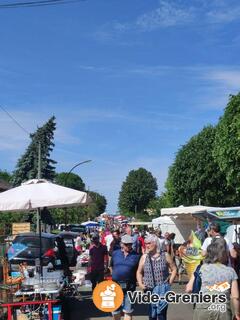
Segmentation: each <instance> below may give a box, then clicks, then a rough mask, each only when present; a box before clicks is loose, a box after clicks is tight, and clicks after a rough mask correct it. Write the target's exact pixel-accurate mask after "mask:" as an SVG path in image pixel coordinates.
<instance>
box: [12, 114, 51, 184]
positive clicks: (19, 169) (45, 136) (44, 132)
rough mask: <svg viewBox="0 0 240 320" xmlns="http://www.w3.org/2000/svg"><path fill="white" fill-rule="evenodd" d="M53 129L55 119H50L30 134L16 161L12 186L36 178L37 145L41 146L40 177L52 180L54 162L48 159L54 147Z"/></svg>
mask: <svg viewBox="0 0 240 320" xmlns="http://www.w3.org/2000/svg"><path fill="white" fill-rule="evenodd" d="M55 129H56V122H55V117H52V118H50V119H49V120H48V121H47V122H46V123H45V124H44V125H43V126H42V127H40V128H38V129H37V131H36V132H35V133H33V134H30V138H31V143H30V144H29V146H28V147H27V149H26V151H25V153H24V154H23V155H22V157H21V158H20V159H19V160H18V162H17V165H16V169H15V171H14V173H13V177H12V184H13V185H14V186H18V185H20V184H21V183H22V182H23V181H26V180H28V179H35V178H37V173H38V153H39V152H38V149H39V143H40V144H41V177H42V178H44V179H47V180H53V178H54V176H55V164H56V161H54V160H52V159H50V152H51V151H52V150H53V147H54V143H53V139H54V131H55Z"/></svg>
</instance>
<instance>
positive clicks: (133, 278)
mask: <svg viewBox="0 0 240 320" xmlns="http://www.w3.org/2000/svg"><path fill="white" fill-rule="evenodd" d="M207 231H208V236H207V237H202V238H201V241H202V257H203V263H202V265H201V267H200V270H201V272H200V274H201V288H200V290H201V291H202V292H204V293H209V294H213V293H214V292H215V291H214V290H212V288H213V287H214V285H216V284H218V283H222V282H226V283H228V284H229V286H228V287H227V289H226V296H227V302H226V312H221V311H219V310H210V309H208V307H209V304H207V303H205V304H196V306H195V310H194V320H203V319H209V320H210V319H211V320H212V319H219V320H230V319H232V317H233V316H234V317H235V319H237V320H240V309H239V286H238V272H239V270H234V268H232V266H236V263H234V262H235V261H236V260H237V252H236V250H235V249H234V247H233V245H232V244H231V243H230V242H229V241H228V240H227V239H224V238H223V236H222V235H221V234H220V228H219V225H217V224H211V225H210V226H209V229H208V230H207ZM174 238H175V234H174V233H171V234H169V233H165V234H164V235H162V234H161V231H160V230H159V229H158V230H153V229H148V230H144V231H141V232H139V230H138V229H137V228H134V229H132V228H131V227H130V226H126V227H125V228H122V229H114V230H111V231H110V230H105V231H102V230H101V231H99V230H95V231H94V232H93V233H92V234H88V235H85V236H83V235H82V236H80V237H79V238H78V239H77V240H76V249H77V250H78V251H79V252H81V250H82V249H83V246H85V247H86V248H88V249H89V257H90V259H89V269H88V271H89V275H90V280H91V282H92V289H93V290H94V288H95V287H96V285H97V284H98V283H100V282H101V281H103V280H104V279H106V278H107V277H108V276H110V275H111V279H112V280H113V281H115V282H117V283H118V284H119V285H120V286H121V288H122V290H123V292H124V300H123V303H122V305H121V306H120V308H119V309H118V310H116V311H115V312H113V319H114V320H119V319H121V316H123V317H124V320H131V319H132V315H133V312H134V310H133V305H132V304H131V303H130V301H129V298H128V295H127V294H126V292H127V291H132V292H134V291H135V290H136V287H137V285H138V286H139V287H140V289H141V290H143V291H144V292H148V291H150V292H151V293H157V294H160V295H164V293H166V292H168V291H169V290H170V289H171V285H172V284H173V282H174V280H175V279H176V276H177V275H178V276H179V278H178V280H179V282H181V280H182V279H181V274H182V272H183V270H184V267H183V263H182V261H181V254H180V251H179V249H178V248H177V246H175V244H174ZM183 246H185V247H187V246H188V242H186V243H185V244H183ZM194 280H195V273H194V274H193V275H192V277H191V279H190V280H189V282H188V284H187V286H186V292H192V290H193V285H194ZM215 293H216V292H215ZM230 302H231V303H230ZM231 304H232V306H233V307H232V308H231ZM167 310H168V304H167V303H166V302H165V301H161V302H159V303H158V304H150V305H149V310H148V317H149V320H165V319H167Z"/></svg>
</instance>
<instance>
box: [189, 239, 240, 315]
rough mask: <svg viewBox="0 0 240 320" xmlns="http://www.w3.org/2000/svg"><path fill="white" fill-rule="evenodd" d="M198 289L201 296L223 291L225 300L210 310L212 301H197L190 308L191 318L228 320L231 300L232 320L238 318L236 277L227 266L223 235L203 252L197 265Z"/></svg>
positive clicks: (193, 277) (191, 289)
mask: <svg viewBox="0 0 240 320" xmlns="http://www.w3.org/2000/svg"><path fill="white" fill-rule="evenodd" d="M195 277H196V271H195V273H194V274H193V275H192V277H191V279H190V280H189V282H188V284H187V286H186V292H193V288H194V283H195V282H196V281H195ZM200 277H201V288H200V291H201V292H202V293H203V294H204V295H205V294H208V295H219V294H220V293H221V294H225V296H226V302H225V303H220V304H219V303H218V302H216V304H217V305H218V306H221V309H220V308H219V309H216V308H215V309H213V308H212V307H211V305H212V303H211V302H210V303H197V304H196V308H195V310H194V316H193V319H194V320H212V319H213V320H232V317H233V314H232V310H231V302H232V306H233V311H234V314H235V315H234V316H235V317H234V319H236V320H240V306H239V291H238V283H237V279H238V276H237V274H236V272H235V270H234V269H233V268H231V267H229V266H228V249H227V243H226V241H225V240H224V238H215V239H213V240H212V243H211V244H210V245H209V246H208V247H207V255H206V259H205V261H204V263H203V265H202V266H201V267H200Z"/></svg>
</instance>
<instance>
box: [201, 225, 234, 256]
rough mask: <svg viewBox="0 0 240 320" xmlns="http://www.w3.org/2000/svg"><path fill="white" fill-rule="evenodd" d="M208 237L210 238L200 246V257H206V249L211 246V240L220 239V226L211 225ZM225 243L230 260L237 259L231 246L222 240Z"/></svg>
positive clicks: (227, 241)
mask: <svg viewBox="0 0 240 320" xmlns="http://www.w3.org/2000/svg"><path fill="white" fill-rule="evenodd" d="M209 235H210V237H208V238H206V239H205V240H204V242H203V244H202V255H203V256H206V254H207V247H208V246H209V245H210V244H211V242H212V240H213V238H220V237H222V236H221V234H220V226H219V225H218V224H215V223H212V224H211V226H210V231H209ZM224 239H225V241H226V243H227V248H228V251H229V255H230V256H231V257H232V258H236V257H237V252H236V250H235V249H234V247H233V244H232V243H231V242H230V241H229V240H228V239H227V238H224Z"/></svg>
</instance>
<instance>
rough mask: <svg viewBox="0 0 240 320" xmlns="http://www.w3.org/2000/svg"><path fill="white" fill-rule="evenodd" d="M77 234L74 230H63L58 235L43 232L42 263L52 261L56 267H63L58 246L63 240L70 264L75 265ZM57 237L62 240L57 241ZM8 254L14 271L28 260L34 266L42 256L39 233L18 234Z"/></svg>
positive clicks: (45, 264)
mask: <svg viewBox="0 0 240 320" xmlns="http://www.w3.org/2000/svg"><path fill="white" fill-rule="evenodd" d="M65 234H67V235H65ZM77 235H78V234H77V233H73V232H63V233H60V234H58V235H55V234H51V233H42V235H41V236H42V265H43V266H47V265H48V264H49V262H51V263H52V264H53V266H54V267H56V268H61V263H60V260H59V257H58V246H60V243H61V241H63V242H64V244H63V245H64V246H65V249H66V254H67V258H68V261H69V265H70V266H75V265H76V258H77V252H76V249H75V245H74V239H75V238H76V237H77ZM57 238H60V239H61V240H60V242H59V241H56V239H57ZM7 256H8V260H9V262H10V265H11V270H12V271H18V270H19V264H20V263H23V262H26V263H27V264H28V265H29V266H34V265H35V261H36V259H37V258H40V239H39V234H38V233H34V232H28V233H21V234H19V235H17V236H16V237H15V239H14V240H13V242H12V245H11V246H10V247H9V249H8V252H7Z"/></svg>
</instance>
